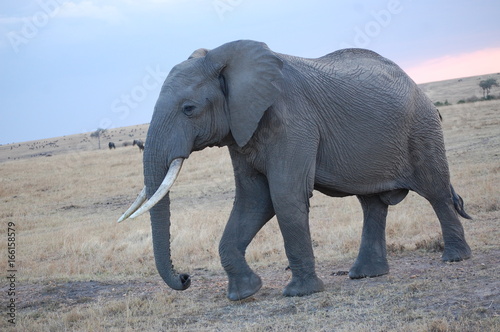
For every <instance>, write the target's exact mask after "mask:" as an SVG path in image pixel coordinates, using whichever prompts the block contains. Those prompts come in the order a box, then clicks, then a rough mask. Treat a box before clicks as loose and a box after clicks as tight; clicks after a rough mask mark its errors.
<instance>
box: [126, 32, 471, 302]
mask: <svg viewBox="0 0 500 332" xmlns="http://www.w3.org/2000/svg"><path fill="white" fill-rule="evenodd" d="M147 141H148V144H147V146H146V148H145V150H144V157H143V168H144V184H145V186H144V189H143V190H142V191H141V193H140V194H139V196H138V197H137V199H136V201H135V202H134V203H133V204H132V206H131V207H130V208H129V209H128V210H127V211H126V212H125V213H124V214H123V215H122V216H121V217H120V219H119V220H118V221H119V222H121V221H123V220H125V219H127V218H135V217H137V216H138V215H140V214H142V213H144V212H146V211H149V213H150V219H151V227H152V238H153V252H154V257H155V263H156V267H157V269H158V272H159V274H160V276H161V277H162V278H163V280H164V281H165V282H166V284H167V285H168V286H170V287H171V288H173V289H175V290H184V289H187V288H188V287H189V286H190V284H191V277H190V276H189V275H188V274H185V273H178V272H176V270H175V269H174V267H173V265H172V260H171V255H170V249H171V248H170V237H171V234H170V198H169V190H170V187H171V186H172V185H173V183H174V181H175V179H176V177H177V174H178V173H179V171H180V169H181V167H182V163H183V162H184V160H185V159H187V158H188V157H189V156H190V154H191V153H192V152H194V151H199V150H202V149H204V148H206V147H213V146H218V147H227V148H228V150H229V155H230V158H231V161H232V165H233V168H234V179H235V198H234V204H233V208H232V211H231V213H230V216H229V220H228V222H227V225H226V227H225V229H224V232H223V235H222V238H221V240H220V244H219V255H220V259H221V264H222V267H223V268H224V270H225V272H226V274H227V277H228V288H227V297H228V299H229V300H233V301H236V300H241V299H244V298H247V297H249V296H252V295H253V294H255V293H256V292H257V291H258V290H259V289H260V288H261V286H262V281H261V278H260V277H259V276H258V275H257V274H256V273H255V272H254V271H253V270H252V269H251V268H250V266H249V265H248V263H247V262H246V260H245V250H246V248H247V246H248V245H249V244H250V242H251V241H252V239H253V238H254V236H255V235H256V234H257V232H258V231H259V230H260V229H261V228H262V227H263V226H264V225H265V224H266V223H267V222H268V221H269V220H270V219H271V218H272V217H274V216H276V217H277V222H278V224H279V227H280V231H281V234H282V236H283V240H284V247H285V252H286V256H287V258H288V263H289V268H290V270H291V273H292V278H291V281H290V282H289V283H288V285H286V287H285V288H284V290H283V295H284V296H304V295H309V294H312V293H315V292H320V291H323V290H324V288H325V287H324V283H323V281H322V280H321V279H320V278H319V277H318V276H317V274H316V271H315V257H314V253H313V246H312V241H311V234H310V228H309V208H310V206H309V204H310V203H309V200H310V198H311V197H312V195H313V191H314V190H317V191H319V192H322V193H324V194H326V195H328V196H331V197H345V196H353V195H355V196H357V198H358V200H359V202H360V204H361V208H362V211H363V219H364V220H363V226H362V236H361V244H360V248H359V253H358V256H357V258H356V260H355V262H354V265H353V266H352V268H351V269H350V271H349V277H350V278H353V279H356V278H363V277H374V276H380V275H384V274H387V273H388V272H389V266H388V261H387V257H386V256H387V251H386V239H385V226H386V216H387V212H388V206H390V205H395V204H398V203H399V202H401V201H402V200H403V199H404V198H405V197H406V195H407V194H408V192H409V191H410V190H412V191H414V192H416V193H418V194H419V195H421V196H423V197H424V198H426V199H427V201H428V202H429V203H430V204H431V205H432V207H433V209H434V211H435V213H436V215H437V217H438V219H439V221H440V225H441V230H442V234H443V238H444V252H443V254H442V259H443V260H444V261H460V260H463V259H467V258H469V257H470V256H471V249H470V247H469V245H468V244H467V242H466V240H465V234H464V228H463V226H462V224H461V221H460V219H459V215H460V216H462V217H464V218H470V216H469V215H468V214H467V213H466V212H465V210H464V203H463V200H462V198H461V197H460V196H459V195H458V194H457V193H456V192H455V190H454V188H453V187H452V185H451V183H450V172H449V168H448V162H447V159H446V155H445V146H444V141H443V133H442V128H441V121H440V119H439V114H438V111H437V110H436V108H435V107H434V105H433V103H432V102H431V101H430V100H429V99H428V98H427V97H426V95H425V94H424V93H423V92H422V90H421V89H420V88H419V87H418V86H417V85H416V84H415V83H414V82H413V81H412V79H411V78H410V77H409V76H408V75H407V74H406V73H405V72H404V71H403V70H402V69H401V68H400V67H398V66H397V65H396V64H395V63H394V62H392V61H390V60H388V59H386V58H384V57H382V56H380V55H379V54H377V53H375V52H372V51H369V50H364V49H343V50H338V51H335V52H333V53H330V54H327V55H325V56H322V57H319V58H316V59H309V58H301V57H296V56H290V55H285V54H280V53H276V52H273V51H271V49H270V48H269V47H268V46H267V45H266V44H265V43H261V42H257V41H251V40H238V41H234V42H229V43H226V44H223V45H222V46H219V47H217V48H214V49H212V50H208V49H199V50H196V51H195V52H194V53H193V54H192V55H191V56H190V57H189V58H188V59H187V60H185V61H183V62H181V63H180V64H177V65H176V66H174V67H173V68H172V70H171V71H170V73H169V74H168V76H167V78H166V79H165V81H164V84H163V86H162V88H161V91H160V94H159V97H158V100H157V102H156V105H155V108H154V113H153V116H152V120H151V123H150V127H149V129H148V133H147Z"/></svg>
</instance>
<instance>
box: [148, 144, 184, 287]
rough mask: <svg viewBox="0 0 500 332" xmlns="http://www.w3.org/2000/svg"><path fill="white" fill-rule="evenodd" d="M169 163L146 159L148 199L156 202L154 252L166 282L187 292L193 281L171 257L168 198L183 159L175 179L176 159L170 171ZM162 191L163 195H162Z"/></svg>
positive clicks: (152, 209) (152, 217) (150, 157)
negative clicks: (179, 269) (167, 165)
mask: <svg viewBox="0 0 500 332" xmlns="http://www.w3.org/2000/svg"><path fill="white" fill-rule="evenodd" d="M148 152H149V151H148ZM165 162H166V160H165V159H163V158H160V161H159V160H157V159H156V158H155V156H151V154H150V153H146V154H145V156H144V180H145V185H146V196H147V197H149V200H150V201H152V203H156V204H153V205H154V206H151V207H150V210H149V213H150V216H151V228H152V234H153V252H154V256H155V262H156V268H157V269H158V272H159V273H160V276H161V277H162V279H163V280H164V281H165V283H166V284H167V285H168V286H170V287H171V288H173V289H176V290H185V289H187V288H188V287H189V286H190V284H191V279H190V277H189V275H187V274H178V273H177V272H175V270H174V267H173V266H172V259H171V255H170V198H169V195H168V189H169V188H170V186H171V185H172V184H173V181H174V180H175V178H176V176H177V173H178V171H179V170H180V166H181V165H182V159H181V160H180V165H178V169H177V170H174V172H173V173H176V174H175V176H172V170H173V169H175V168H176V166H175V160H174V162H172V163H171V165H170V167H169V172H167V170H166V167H165V166H166V165H165ZM169 177H170V178H171V179H170V180H169V179H168V178H169ZM165 182H170V183H169V184H168V183H167V184H166V185H167V188H165V186H164V185H165ZM162 191H163V192H162ZM158 192H160V193H159V195H158ZM160 196H162V197H160ZM154 201H156V202H154ZM148 203H150V202H147V203H146V204H144V206H145V205H147V204H148ZM144 206H143V207H144Z"/></svg>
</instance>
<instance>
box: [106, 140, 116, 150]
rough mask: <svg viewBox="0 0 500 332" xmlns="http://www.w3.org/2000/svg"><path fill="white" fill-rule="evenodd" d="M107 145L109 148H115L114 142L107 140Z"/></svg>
mask: <svg viewBox="0 0 500 332" xmlns="http://www.w3.org/2000/svg"><path fill="white" fill-rule="evenodd" d="M108 147H109V149H110V150H111V149H116V146H115V143H113V142H109V143H108Z"/></svg>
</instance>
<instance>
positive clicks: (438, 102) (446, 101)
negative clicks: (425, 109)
mask: <svg viewBox="0 0 500 332" xmlns="http://www.w3.org/2000/svg"><path fill="white" fill-rule="evenodd" d="M449 105H451V103H449V102H448V99H446V100H445V101H444V103H442V102H440V101H437V102H435V103H434V106H438V107H439V106H449Z"/></svg>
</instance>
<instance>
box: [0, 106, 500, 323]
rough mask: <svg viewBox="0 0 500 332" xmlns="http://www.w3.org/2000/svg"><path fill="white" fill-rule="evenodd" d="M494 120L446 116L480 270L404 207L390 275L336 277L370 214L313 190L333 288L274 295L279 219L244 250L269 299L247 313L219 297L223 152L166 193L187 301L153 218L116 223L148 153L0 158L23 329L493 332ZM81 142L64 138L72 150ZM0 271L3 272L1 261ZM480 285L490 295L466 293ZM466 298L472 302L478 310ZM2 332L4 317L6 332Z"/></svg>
mask: <svg viewBox="0 0 500 332" xmlns="http://www.w3.org/2000/svg"><path fill="white" fill-rule="evenodd" d="M499 110H500V101H489V102H481V103H475V104H464V105H454V106H449V107H442V108H441V109H440V111H441V113H442V115H443V117H444V122H443V126H444V131H445V138H446V144H447V150H448V158H449V162H450V166H451V171H452V182H453V184H454V186H455V188H456V190H457V192H459V193H460V194H461V196H462V197H463V198H464V200H465V202H466V208H467V210H468V212H469V213H470V214H471V215H473V216H474V220H472V221H464V227H465V229H466V234H467V238H468V241H469V244H470V245H471V247H472V249H473V251H474V253H475V257H474V258H472V259H471V260H469V261H466V262H462V263H457V264H443V263H440V261H439V255H440V254H439V253H436V252H434V251H435V250H439V241H440V239H439V234H440V228H439V223H438V220H437V218H436V216H435V214H434V212H433V211H432V209H431V207H430V205H429V204H428V203H427V202H426V201H425V200H424V199H422V198H420V197H418V196H417V195H414V194H410V195H409V196H408V198H407V199H405V201H403V202H402V203H401V204H399V205H397V206H394V207H391V208H390V212H389V217H388V222H387V241H388V246H389V253H390V263H391V269H392V270H391V271H392V273H391V274H390V275H389V276H385V277H381V278H375V279H366V280H361V281H349V280H348V279H346V277H345V276H344V277H339V276H334V275H332V272H335V271H345V270H348V269H349V267H350V264H352V262H353V260H354V258H355V256H356V254H357V251H358V246H359V240H360V233H361V221H362V214H361V209H360V206H359V203H358V202H357V200H356V199H355V198H345V199H332V198H329V197H326V196H324V195H322V194H320V193H317V192H316V193H315V196H314V197H313V198H312V200H311V218H310V219H311V221H310V223H311V231H312V236H313V240H314V245H315V255H316V257H317V261H318V273H319V274H320V275H321V277H322V278H323V279H324V280H325V283H326V285H327V290H326V291H325V292H323V293H320V294H315V295H312V296H308V297H304V298H292V299H289V298H283V297H281V295H280V292H281V289H282V287H284V286H285V285H286V283H287V280H288V279H289V278H290V275H289V273H288V272H286V271H285V270H284V268H285V267H286V266H287V261H286V257H285V254H284V249H283V241H282V238H281V236H280V235H279V228H278V226H277V222H276V220H274V219H273V220H271V221H270V222H269V223H268V224H267V225H266V226H265V227H264V229H263V230H262V231H261V232H260V233H259V234H258V235H257V237H256V238H255V239H254V241H253V242H252V244H251V245H250V247H249V249H248V252H247V258H248V261H249V263H250V264H251V265H252V266H253V267H254V268H255V269H256V270H257V271H258V273H259V274H261V275H262V276H263V279H264V283H265V285H264V288H263V289H262V290H261V292H259V293H258V295H257V296H255V297H254V298H252V299H250V300H246V301H243V302H241V303H230V302H229V301H227V300H226V299H225V287H226V279H225V276H224V273H223V272H222V268H221V267H220V263H219V257H218V253H217V247H218V242H219V239H220V237H221V234H222V230H223V228H224V225H225V223H226V220H227V218H228V216H229V212H230V210H231V207H232V198H233V193H234V184H233V178H232V167H231V164H230V161H229V156H228V153H227V151H226V149H217V148H215V149H209V150H205V151H202V152H199V153H195V154H193V155H192V156H191V157H190V158H189V159H188V161H187V162H186V163H185V167H184V169H183V171H182V172H181V175H180V177H179V179H178V181H177V182H176V184H175V186H174V188H173V189H172V193H171V197H172V221H173V226H172V235H173V238H172V248H173V260H174V263H175V264H176V268H177V269H178V270H180V271H182V272H189V273H191V274H192V275H193V286H192V288H191V289H190V290H188V291H186V292H182V293H178V292H174V291H171V290H170V289H168V288H167V286H165V285H164V284H163V283H162V282H160V281H159V277H158V276H157V272H156V269H155V266H154V262H153V256H152V250H151V249H152V248H151V234H150V233H151V231H150V226H149V220H148V217H147V216H145V217H141V218H139V219H138V220H134V221H127V222H124V223H121V224H117V223H116V219H117V218H118V217H119V216H120V215H121V213H122V212H123V211H124V210H125V209H126V208H127V207H128V205H129V204H130V203H131V202H132V200H133V199H134V198H135V195H136V194H137V193H138V192H139V191H140V189H141V188H142V181H143V180H142V161H141V158H142V155H141V154H140V153H139V152H138V151H137V150H136V148H135V147H134V148H133V149H132V148H131V147H128V148H124V147H119V148H117V149H116V150H111V151H110V150H107V149H106V150H92V149H88V148H85V147H84V145H81V146H80V149H79V150H77V151H74V150H73V149H72V146H73V145H71V144H69V143H68V144H67V146H66V147H65V148H64V147H61V148H60V149H59V150H57V149H55V150H54V151H52V152H51V155H52V156H51V157H34V158H30V157H29V155H27V154H26V153H24V152H23V153H19V154H17V155H16V154H12V153H15V152H16V151H14V152H12V150H10V149H9V148H8V147H9V146H2V147H1V148H2V149H0V154H1V156H0V157H1V158H2V159H0V160H4V161H3V162H1V163H0V219H1V220H2V223H3V225H6V223H8V222H14V223H15V224H16V232H17V237H16V241H17V242H16V246H17V248H18V252H17V257H16V259H17V266H18V273H17V276H18V287H19V293H18V294H19V299H18V324H17V328H18V330H23V331H61V330H72V331H73V330H75V331H104V330H112V331H113V330H116V331H131V330H136V329H141V330H147V331H159V330H162V331H163V330H178V329H183V330H192V331H197V330H200V331H201V330H206V329H207V327H208V329H213V330H223V331H226V330H234V329H235V328H236V329H238V330H242V331H277V330H280V331H287V330H294V331H295V330H297V329H300V330H309V331H332V330H339V331H347V330H349V331H351V330H356V331H373V330H380V331H382V330H386V331H388V330H394V331H400V330H416V331H419V330H420V331H462V330H483V331H488V330H490V331H494V330H498V329H499V328H500V323H499V319H498V317H499V309H498V299H499V294H498V288H497V287H498V286H499V284H498V281H497V280H496V276H498V253H499V245H498V238H499V231H498V220H499V217H500V195H499V191H498V185H499V184H500V164H499V154H500V117H499V112H500V111H499ZM122 134H124V133H122ZM82 137H83V136H82V135H80V136H74V137H67V138H66V140H67V141H68V142H69V141H71V142H73V143H74V142H78V141H81V139H82ZM124 137H128V136H124ZM73 143H72V144H73ZM32 144H33V143H32ZM103 144H104V143H103ZM106 144H107V143H106ZM117 146H118V145H117ZM21 148H22V147H21ZM21 148H20V149H21ZM18 151H21V150H18ZM9 153H11V154H10V155H8V154H9ZM6 155H7V156H10V157H12V158H11V160H8V157H6ZM14 157H18V158H20V159H18V160H12V159H13V158H14ZM2 234H4V233H2ZM0 251H1V252H4V253H5V252H6V242H5V241H0ZM0 269H1V270H2V271H6V270H7V266H6V260H5V259H3V260H1V261H0ZM473 285H476V286H475V287H479V288H481V286H482V288H481V290H478V289H472V290H471V289H470V288H474V287H473ZM4 290H5V289H4V288H2V294H5V292H4ZM471 292H472V293H471ZM464 294H467V295H464ZM471 297H472V298H474V299H476V300H477V302H476V303H471V302H470V301H471ZM478 299H479V300H478ZM6 327H8V325H7V323H6V319H5V318H3V319H2V321H1V322H0V328H2V329H4V328H6Z"/></svg>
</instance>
